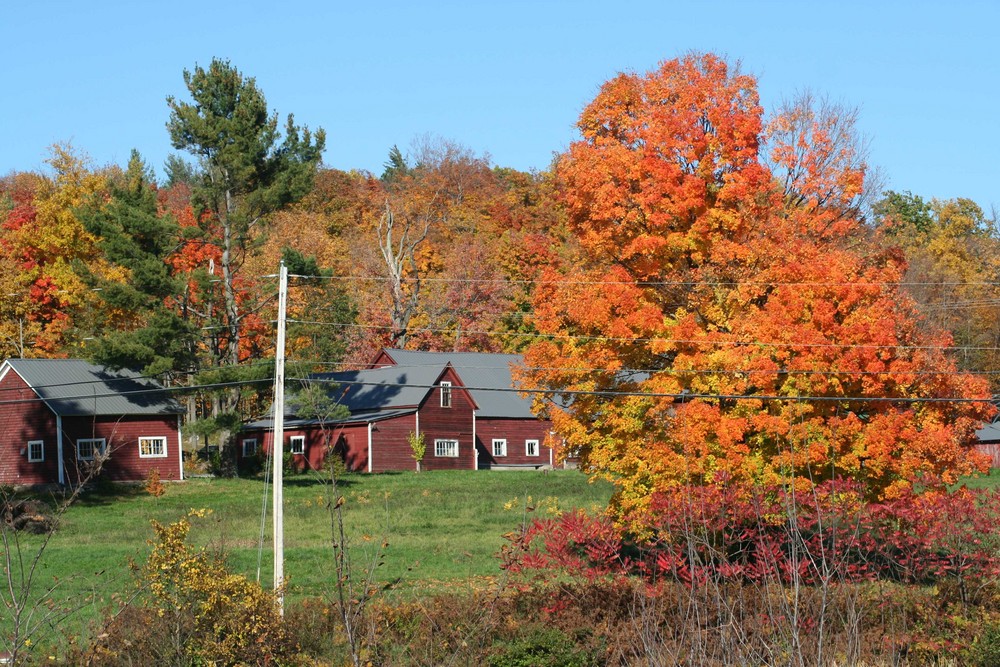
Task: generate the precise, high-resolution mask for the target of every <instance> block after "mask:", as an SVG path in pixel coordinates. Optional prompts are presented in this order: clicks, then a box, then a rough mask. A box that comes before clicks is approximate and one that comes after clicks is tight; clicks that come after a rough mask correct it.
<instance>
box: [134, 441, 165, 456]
mask: <svg viewBox="0 0 1000 667" xmlns="http://www.w3.org/2000/svg"><path fill="white" fill-rule="evenodd" d="M166 455H167V439H166V438H165V437H163V436H156V437H155V438H139V458H140V459H162V458H164V457H166Z"/></svg>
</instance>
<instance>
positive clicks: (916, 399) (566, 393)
mask: <svg viewBox="0 0 1000 667" xmlns="http://www.w3.org/2000/svg"><path fill="white" fill-rule="evenodd" d="M299 379H303V380H307V381H309V382H315V383H319V384H335V385H352V386H353V385H358V386H371V387H389V388H399V389H427V390H431V389H434V388H436V387H438V385H435V384H412V383H405V382H366V381H363V380H343V379H336V378H329V379H327V378H311V379H310V378H299ZM453 389H454V390H455V391H460V390H464V391H482V392H498V393H515V394H535V395H538V394H541V395H548V396H552V397H573V396H600V397H608V398H615V397H620V398H672V399H676V400H680V401H690V400H694V399H701V400H756V401H785V402H792V403H807V402H812V401H815V402H831V401H832V402H845V401H847V402H861V403H865V402H867V403H993V402H994V399H993V398H991V397H989V398H970V397H953V398H944V397H936V396H910V397H907V396H804V395H800V396H782V395H780V394H707V393H702V394H698V393H693V392H684V391H682V392H649V391H622V390H614V389H609V390H591V389H586V390H584V389H520V388H514V387H510V388H506V387H476V386H471V385H461V386H455V387H453Z"/></svg>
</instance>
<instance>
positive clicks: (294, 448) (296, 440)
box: [289, 435, 306, 454]
mask: <svg viewBox="0 0 1000 667" xmlns="http://www.w3.org/2000/svg"><path fill="white" fill-rule="evenodd" d="M289 442H290V443H291V446H290V447H289V450H290V451H291V452H292V454H305V453H306V436H304V435H293V436H292V438H291V440H290V441H289Z"/></svg>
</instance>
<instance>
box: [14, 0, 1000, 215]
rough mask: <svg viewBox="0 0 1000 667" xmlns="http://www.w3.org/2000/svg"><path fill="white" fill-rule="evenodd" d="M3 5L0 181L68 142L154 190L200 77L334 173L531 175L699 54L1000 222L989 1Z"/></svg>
mask: <svg viewBox="0 0 1000 667" xmlns="http://www.w3.org/2000/svg"><path fill="white" fill-rule="evenodd" d="M5 4H6V6H5V7H4V8H3V12H2V14H0V15H2V16H3V21H2V25H3V27H4V30H3V33H4V36H3V39H2V40H0V63H2V65H0V71H2V72H3V91H4V100H3V103H2V104H0V175H2V174H5V173H8V172H9V171H12V170H41V169H44V168H45V165H44V160H45V158H46V156H47V154H48V146H49V145H50V144H52V143H54V142H67V141H68V142H71V143H72V145H73V146H74V147H75V148H76V149H77V150H78V151H82V152H85V153H86V154H87V155H89V156H90V157H91V158H92V160H93V161H94V163H96V164H107V163H117V164H124V163H125V162H126V161H127V159H128V155H129V152H130V150H131V149H132V148H138V149H139V151H140V152H141V153H142V154H143V156H144V157H145V158H146V160H147V162H148V163H149V164H150V165H152V166H153V167H154V168H156V169H157V171H158V173H161V174H162V164H163V162H164V160H165V158H166V156H167V155H168V154H169V153H170V152H172V149H171V147H170V143H169V138H168V136H167V132H166V130H165V127H164V126H165V123H166V121H167V118H168V110H167V106H166V102H165V98H166V96H167V95H171V94H172V95H175V96H178V97H185V93H186V91H185V89H184V85H183V80H182V72H183V70H184V69H185V68H188V69H190V68H191V67H192V66H194V65H195V64H200V65H207V64H208V63H209V62H210V61H211V59H212V58H213V57H221V58H226V59H229V60H230V61H231V62H232V63H233V64H234V65H235V66H236V67H238V68H239V69H240V70H241V71H243V72H244V73H245V74H247V75H250V76H254V77H256V79H257V83H258V85H259V86H260V88H261V89H262V90H263V91H264V93H265V95H266V96H267V99H268V102H269V104H270V106H271V107H272V109H274V110H276V111H278V112H279V113H280V114H281V115H282V117H283V116H284V115H285V114H287V113H289V112H292V113H294V114H295V118H296V121H297V122H299V123H302V124H306V125H309V126H310V127H317V126H321V127H323V128H324V129H326V131H327V150H326V154H325V163H326V164H327V165H328V166H332V167H337V168H341V169H351V168H358V169H367V170H370V171H373V172H376V173H380V172H381V169H382V164H383V162H384V161H385V158H386V155H387V153H388V151H389V149H390V147H391V146H392V145H393V144H397V145H399V147H400V148H401V149H403V150H404V152H405V151H406V149H407V147H409V146H410V145H411V143H412V142H413V140H414V139H416V138H418V137H420V136H423V135H431V136H440V137H443V138H446V139H450V140H454V141H457V142H459V143H461V144H463V145H465V146H467V147H469V148H471V149H472V150H474V151H475V152H476V153H480V154H482V153H489V154H490V156H491V157H492V159H493V161H494V162H495V163H496V164H498V165H502V166H509V167H514V168H516V169H524V170H527V169H533V168H534V169H544V168H546V167H547V166H548V165H549V163H550V162H551V159H552V156H553V154H554V153H557V152H560V151H562V150H564V149H565V148H566V146H567V145H568V144H569V143H570V142H571V141H572V140H573V139H574V138H575V136H576V134H575V129H574V122H575V120H576V118H577V116H578V115H579V113H580V111H581V109H582V108H583V106H584V105H585V104H586V103H587V102H588V101H589V100H590V99H592V98H593V96H594V95H595V94H596V92H597V90H598V88H599V86H600V84H601V83H602V82H604V81H605V80H607V79H608V78H610V77H612V76H614V75H615V74H616V73H617V72H619V71H623V70H631V71H639V72H643V71H647V70H649V69H651V68H653V67H655V66H656V64H657V63H658V62H659V61H661V60H664V59H669V58H673V57H676V56H678V55H682V54H684V53H686V52H688V51H691V50H696V51H713V52H716V53H719V54H723V55H725V56H727V57H728V58H729V59H731V60H740V61H742V64H743V70H744V71H746V72H749V73H752V74H755V75H756V76H757V77H758V79H759V83H760V91H761V97H762V102H763V104H764V106H765V108H766V109H772V108H774V106H775V105H776V104H777V103H778V102H780V101H781V100H782V99H783V98H789V97H794V96H795V95H796V93H797V92H799V91H802V90H806V89H808V90H810V91H812V92H813V93H814V94H816V95H819V96H826V97H828V98H829V99H831V100H832V101H835V102H841V103H844V104H847V105H850V106H856V107H858V108H859V109H860V129H861V131H862V132H863V133H864V134H866V135H867V136H868V137H869V138H870V140H871V160H870V161H871V163H872V164H874V165H877V166H879V167H880V168H881V169H882V170H883V172H884V173H885V176H886V177H887V180H888V183H887V185H888V187H891V188H892V189H895V190H910V191H912V192H913V193H915V194H918V195H921V196H923V197H925V198H928V199H930V198H932V197H937V198H952V197H968V198H970V199H973V200H974V201H976V202H977V203H979V204H980V205H981V206H982V207H983V208H984V209H986V210H987V212H988V211H989V210H990V208H991V207H992V206H996V207H997V208H1000V178H998V176H1000V166H998V156H1000V62H998V56H997V53H998V51H997V49H996V47H995V46H994V40H995V38H996V29H997V26H1000V2H986V1H982V2H962V1H961V0H957V1H953V2H951V3H947V4H946V3H944V2H921V1H915V2H875V1H874V0H871V1H870V2H854V1H853V0H841V1H839V2H823V3H820V2H811V1H809V0H800V1H799V2H779V1H777V0H776V1H773V2H766V1H764V2H750V1H745V2H725V1H722V2H712V3H701V2H694V1H691V0H688V1H687V2H672V1H661V2H628V1H627V0H619V2H611V1H610V0H607V1H605V2H593V1H591V0H578V1H576V2H568V1H567V2H545V1H544V0H535V1H527V0H508V1H504V2H499V1H493V2H477V1H476V0H465V1H464V2H418V1H416V0H413V1H411V2H396V1H386V2H381V3H363V2H350V3H348V2H342V1H340V0H327V1H325V2H320V1H316V2H307V1H303V0H288V1H286V2H283V3H279V2H273V0H272V1H269V2H260V1H257V0H249V1H246V2H238V3H237V2H230V1H225V0H219V1H217V2H204V1H203V0H199V1H191V0H173V1H172V2H169V3H146V2H142V1H141V0H140V1H137V0H129V1H127V2H126V1H102V0H92V1H91V2H79V1H77V0H73V1H65V2H54V1H46V0H36V1H35V2H20V1H15V0H8V2H7V3H5Z"/></svg>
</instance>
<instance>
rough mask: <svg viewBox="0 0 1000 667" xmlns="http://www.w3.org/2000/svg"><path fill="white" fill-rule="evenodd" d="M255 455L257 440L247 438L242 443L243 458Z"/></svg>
mask: <svg viewBox="0 0 1000 667" xmlns="http://www.w3.org/2000/svg"><path fill="white" fill-rule="evenodd" d="M256 453H257V438H247V439H246V440H244V441H243V456H244V457H246V456H253V455H254V454H256Z"/></svg>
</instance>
